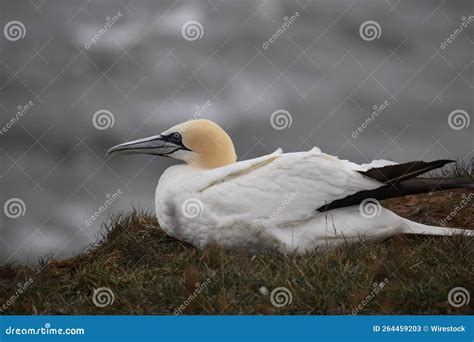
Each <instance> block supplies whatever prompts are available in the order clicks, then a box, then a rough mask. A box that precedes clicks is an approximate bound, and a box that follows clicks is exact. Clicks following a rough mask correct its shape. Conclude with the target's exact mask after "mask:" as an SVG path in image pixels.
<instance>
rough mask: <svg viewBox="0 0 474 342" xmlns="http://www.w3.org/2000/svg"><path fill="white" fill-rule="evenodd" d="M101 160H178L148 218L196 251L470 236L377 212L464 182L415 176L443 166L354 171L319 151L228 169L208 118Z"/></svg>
mask: <svg viewBox="0 0 474 342" xmlns="http://www.w3.org/2000/svg"><path fill="white" fill-rule="evenodd" d="M107 153H108V154H112V153H114V154H117V153H121V154H130V153H145V154H152V155H160V156H168V157H173V158H176V159H180V160H183V161H184V162H185V164H181V165H176V166H171V167H170V168H168V169H167V170H166V171H165V172H164V173H163V175H162V176H161V178H160V180H159V182H158V186H157V188H156V199H155V203H156V215H157V218H158V221H159V224H160V226H161V227H162V229H164V230H165V232H166V233H167V234H169V235H171V236H173V237H175V238H177V239H179V240H182V241H185V242H187V243H190V244H192V245H194V246H196V247H198V248H205V247H208V246H216V245H217V246H223V247H225V248H228V249H234V250H243V251H247V252H249V253H261V252H264V251H279V252H282V253H293V252H296V253H304V252H307V251H311V250H314V249H317V248H324V247H327V246H333V245H337V244H340V243H345V242H357V241H361V240H362V241H363V240H364V239H370V240H373V239H383V238H386V237H388V236H391V235H394V234H400V233H407V234H427V235H451V234H466V235H471V233H472V232H471V231H469V230H463V229H454V228H443V227H436V226H428V225H424V224H420V223H416V222H413V221H410V220H407V219H405V218H402V217H400V216H398V215H396V214H395V213H393V212H391V211H390V210H387V209H385V208H382V207H381V206H380V204H379V202H378V200H382V199H386V198H391V197H398V196H404V195H408V194H416V193H422V192H430V191H435V190H445V189H452V188H459V187H468V188H471V189H472V188H473V183H472V182H468V181H456V180H449V179H443V180H440V179H421V178H415V177H416V176H418V175H420V174H422V173H425V172H427V171H430V170H432V169H435V168H439V167H442V166H444V165H445V164H446V163H448V162H450V161H447V160H439V161H434V162H429V163H426V162H420V161H417V162H410V163H405V164H396V163H393V162H389V161H383V160H377V161H374V162H372V163H370V164H363V165H358V164H355V163H352V162H349V161H346V160H340V159H338V158H337V157H334V156H331V155H328V154H325V153H322V152H321V151H320V150H319V149H318V148H316V147H315V148H313V149H312V150H310V151H307V152H295V153H282V151H281V150H280V149H279V150H277V151H275V152H274V153H272V154H269V155H265V156H262V157H259V158H255V159H250V160H245V161H240V162H237V161H236V154H235V150H234V145H233V143H232V140H231V138H230V137H229V135H228V134H227V133H226V132H225V131H224V130H223V129H222V128H221V127H220V126H218V125H217V124H215V123H214V122H212V121H209V120H201V119H200V120H191V121H188V122H185V123H182V124H180V125H177V126H174V127H172V128H170V129H168V130H167V131H165V132H163V133H161V134H159V135H156V136H152V137H149V138H145V139H140V140H135V141H131V142H127V143H124V144H120V145H117V146H114V147H112V148H111V149H110V150H109V151H108V152H107Z"/></svg>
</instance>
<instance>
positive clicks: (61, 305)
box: [0, 190, 474, 314]
mask: <svg viewBox="0 0 474 342" xmlns="http://www.w3.org/2000/svg"><path fill="white" fill-rule="evenodd" d="M466 194H469V193H468V192H466V191H462V190H460V191H455V192H449V193H446V192H444V193H435V194H431V195H429V196H425V195H423V196H410V197H407V198H404V199H397V200H390V201H387V202H385V203H384V205H385V206H386V207H389V208H391V209H393V210H395V211H397V212H398V213H400V214H404V215H405V216H407V217H410V218H411V219H415V220H418V221H422V222H425V223H436V222H439V220H440V219H442V218H443V217H445V216H446V215H448V214H449V212H450V211H452V210H453V208H454V207H455V206H456V204H457V203H459V202H460V201H461V200H462V199H465V198H466ZM473 217H474V208H473V205H472V204H470V205H468V206H466V207H465V208H464V209H463V210H462V215H461V214H459V215H457V216H455V217H454V218H453V220H452V221H450V222H449V225H450V226H458V227H462V226H464V227H467V226H469V225H472V221H473V220H472V218H473ZM0 284H1V286H0V309H1V310H2V311H3V314H467V313H472V312H473V306H472V303H471V304H468V305H464V306H462V307H460V308H455V307H453V306H451V305H449V303H448V293H449V291H450V289H452V288H454V287H457V286H462V287H464V288H466V289H468V290H469V291H470V292H471V293H473V290H474V239H473V238H469V237H464V236H453V237H422V236H411V237H406V236H397V237H394V238H391V239H388V240H386V241H382V242H371V243H364V244H356V245H350V246H343V247H340V248H335V249H333V250H331V251H329V252H327V253H325V254H322V255H321V254H316V253H315V254H309V255H304V256H296V255H293V256H282V255H266V256H248V255H236V254H230V253H227V252H225V251H223V250H219V249H212V250H205V251H199V250H196V249H195V248H193V247H192V246H189V245H186V244H183V243H182V242H180V241H177V240H175V239H173V238H170V237H168V236H166V235H165V234H164V233H163V232H162V231H161V230H160V229H159V227H158V222H157V221H156V219H155V218H154V217H153V216H151V215H148V214H146V213H140V212H133V213H131V214H127V215H119V216H117V217H114V218H111V219H110V220H109V221H108V222H107V223H106V224H105V226H104V229H103V231H102V234H101V237H100V238H99V240H98V242H97V244H95V245H94V246H91V247H90V248H89V249H88V250H86V251H85V252H83V253H82V254H80V255H78V256H76V257H74V258H71V259H67V260H44V261H42V263H41V267H40V268H37V269H32V268H30V267H25V266H20V265H4V266H1V267H0ZM25 284H26V285H28V286H26V288H25ZM103 287H106V288H108V289H109V290H106V292H107V291H109V292H107V293H106V294H105V295H104V294H102V297H101V295H100V294H99V293H96V294H94V289H96V291H97V289H99V288H103ZM278 287H285V288H286V289H288V291H289V292H286V293H280V296H275V297H274V303H275V304H276V306H275V305H273V304H272V301H271V292H272V290H273V289H275V288H278ZM19 289H22V291H21V292H22V293H18V292H19V291H18V290H19ZM376 289H377V290H376ZM285 291H286V290H285ZM107 296H108V297H107ZM290 296H291V302H289V297H290ZM112 297H113V298H114V300H113V303H111V298H112ZM93 299H94V300H93ZM94 302H95V303H94ZM471 302H472V301H471ZM2 303H6V304H4V306H3V308H2V306H1V305H2ZM7 304H8V305H7ZM104 304H108V305H107V306H104V307H101V306H102V305H104ZM281 304H287V305H284V306H282V307H278V306H279V305H281Z"/></svg>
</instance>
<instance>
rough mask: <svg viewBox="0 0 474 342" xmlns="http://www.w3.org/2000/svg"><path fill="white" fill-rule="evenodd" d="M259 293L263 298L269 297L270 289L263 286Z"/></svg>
mask: <svg viewBox="0 0 474 342" xmlns="http://www.w3.org/2000/svg"><path fill="white" fill-rule="evenodd" d="M258 292H260V294H261V295H262V296H268V289H267V288H266V287H265V286H262V287H261V288H259V289H258Z"/></svg>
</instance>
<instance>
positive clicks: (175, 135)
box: [170, 132, 183, 143]
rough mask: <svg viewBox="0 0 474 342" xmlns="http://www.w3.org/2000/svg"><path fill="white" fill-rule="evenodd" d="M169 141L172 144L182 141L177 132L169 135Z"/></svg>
mask: <svg viewBox="0 0 474 342" xmlns="http://www.w3.org/2000/svg"><path fill="white" fill-rule="evenodd" d="M170 138H171V141H172V142H174V143H180V142H181V141H182V139H183V138H182V136H181V134H180V133H178V132H175V133H173V134H171V137H170Z"/></svg>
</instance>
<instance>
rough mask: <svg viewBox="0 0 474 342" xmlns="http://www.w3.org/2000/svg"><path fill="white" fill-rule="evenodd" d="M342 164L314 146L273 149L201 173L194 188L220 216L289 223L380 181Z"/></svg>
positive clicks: (309, 215)
mask: <svg viewBox="0 0 474 342" xmlns="http://www.w3.org/2000/svg"><path fill="white" fill-rule="evenodd" d="M348 163H349V162H347V161H342V160H339V159H338V158H336V157H334V156H330V155H328V154H325V153H321V151H320V150H319V149H313V150H311V151H308V152H297V153H285V154H281V152H279V153H274V154H270V155H268V156H264V157H261V158H257V159H252V160H247V161H243V162H238V163H235V164H232V165H229V166H225V167H222V168H218V169H214V170H210V171H207V175H206V177H205V178H206V182H204V183H202V184H201V185H200V188H199V190H198V192H199V194H200V196H202V198H203V199H204V201H205V203H207V204H209V205H211V206H212V208H213V209H212V210H214V211H216V212H218V213H219V214H220V215H226V216H231V215H233V214H235V215H238V214H242V213H245V215H251V216H253V217H255V218H262V219H271V220H274V221H275V223H278V222H291V221H295V220H300V219H305V218H308V217H311V216H314V215H315V214H317V211H316V208H318V207H320V206H323V205H325V204H327V203H330V202H332V201H334V200H337V199H341V198H344V197H346V196H349V195H351V194H354V193H356V192H359V191H363V190H371V189H375V188H378V187H380V186H382V185H383V183H381V182H379V181H377V180H373V179H370V178H367V177H364V176H363V175H362V174H360V173H359V172H358V171H357V170H355V168H354V167H352V166H351V165H350V164H348ZM355 165H356V164H355Z"/></svg>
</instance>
